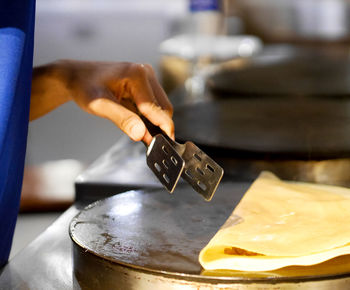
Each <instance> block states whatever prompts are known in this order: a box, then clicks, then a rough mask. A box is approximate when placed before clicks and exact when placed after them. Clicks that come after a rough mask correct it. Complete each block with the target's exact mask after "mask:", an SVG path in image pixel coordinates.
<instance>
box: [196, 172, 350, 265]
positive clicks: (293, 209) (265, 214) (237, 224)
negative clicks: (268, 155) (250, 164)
mask: <svg viewBox="0 0 350 290" xmlns="http://www.w3.org/2000/svg"><path fill="white" fill-rule="evenodd" d="M346 254H350V189H348V188H343V187H337V186H330V185H318V184H310V183H303V182H286V181H282V180H280V179H278V178H277V177H276V176H275V175H273V174H272V173H270V172H262V173H261V174H260V176H259V177H258V178H257V179H256V180H255V182H254V183H253V184H252V185H251V187H250V188H249V189H248V191H247V192H246V194H245V195H244V197H243V198H242V200H241V201H240V203H239V204H238V206H237V207H236V208H235V210H234V211H233V213H232V214H231V216H230V217H229V218H228V220H227V221H226V223H225V224H224V225H223V226H222V228H221V229H220V230H219V231H218V232H217V233H216V235H215V236H214V237H213V238H212V239H211V241H210V242H209V244H208V245H207V246H206V247H205V248H204V249H203V250H202V251H201V253H200V255H199V262H200V263H201V265H202V267H203V268H204V269H206V270H215V269H229V270H239V271H270V270H275V269H279V268H282V267H286V266H292V265H303V266H306V265H314V264H318V263H321V262H324V261H327V260H329V259H332V258H334V257H337V256H342V255H346Z"/></svg>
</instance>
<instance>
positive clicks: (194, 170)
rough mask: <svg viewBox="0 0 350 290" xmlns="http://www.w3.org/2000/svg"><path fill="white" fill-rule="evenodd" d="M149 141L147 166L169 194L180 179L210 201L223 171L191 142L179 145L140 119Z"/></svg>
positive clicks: (146, 121) (158, 129)
mask: <svg viewBox="0 0 350 290" xmlns="http://www.w3.org/2000/svg"><path fill="white" fill-rule="evenodd" d="M143 121H144V122H145V124H146V126H147V129H148V130H149V132H150V133H151V135H152V136H154V137H153V140H152V142H151V144H150V146H149V147H148V150H147V165H148V166H149V167H150V169H151V170H152V171H153V173H154V174H155V175H156V176H157V178H158V179H159V181H160V182H161V183H162V184H163V185H164V186H165V187H166V188H167V190H168V191H169V192H170V193H172V192H173V190H174V189H175V187H176V184H177V182H178V180H179V178H180V176H182V177H183V178H184V179H185V180H186V181H187V182H188V183H189V184H190V185H191V186H192V187H193V188H194V190H196V191H197V192H198V193H199V194H201V195H202V196H203V197H204V198H205V199H206V200H208V201H209V200H211V198H212V197H213V195H214V193H215V191H216V188H217V187H218V185H219V183H220V180H221V178H222V176H223V174H224V170H223V169H222V168H221V167H220V166H219V165H218V164H217V163H216V162H215V161H214V160H213V159H211V158H210V157H209V156H208V155H206V154H205V153H204V152H203V151H202V150H200V149H199V148H198V147H197V146H196V145H195V144H194V143H192V142H189V141H187V142H186V143H185V144H180V143H177V142H175V141H173V140H172V139H170V138H169V137H168V136H167V135H166V134H165V133H163V132H162V131H161V130H160V128H158V127H156V126H154V125H153V124H151V123H150V122H149V121H148V120H146V119H145V118H143Z"/></svg>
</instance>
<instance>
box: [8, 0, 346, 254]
mask: <svg viewBox="0 0 350 290" xmlns="http://www.w3.org/2000/svg"><path fill="white" fill-rule="evenodd" d="M349 13H350V1H347V0H219V1H211V0H192V1H190V0H128V1H122V0H99V1H96V0H69V1H68V0H37V9H36V28H35V49H34V65H35V66H38V65H41V64H45V63H48V62H52V61H55V60H58V59H79V60H100V61H129V62H138V63H149V64H151V65H152V66H153V67H154V69H155V70H156V72H157V74H158V76H159V80H160V81H161V83H162V85H163V86H164V88H165V90H166V92H167V93H168V94H169V96H170V98H171V100H172V101H173V103H174V104H175V105H177V104H178V103H181V104H192V105H193V104H195V105H196V107H191V106H190V107H189V109H184V110H183V111H182V112H180V114H179V115H178V116H177V121H178V122H179V123H178V128H180V129H184V130H183V131H179V136H180V138H184V139H186V138H187V139H192V138H194V140H193V141H195V142H197V143H199V144H201V145H203V146H208V148H207V150H209V151H208V152H212V154H213V156H215V154H216V153H218V150H216V149H218V148H219V149H220V150H219V151H220V152H225V154H226V156H224V157H223V156H220V154H219V155H218V156H217V158H218V160H220V161H221V162H222V164H223V165H224V167H225V170H226V172H227V174H228V175H231V176H232V177H233V178H236V180H251V179H252V178H253V177H254V176H255V175H256V173H257V172H259V171H260V170H262V169H269V170H272V171H274V172H276V173H277V174H279V175H280V176H281V177H283V178H287V179H298V180H306V181H313V182H325V183H330V184H339V185H349V184H350V183H349V173H348V172H349V170H350V165H349V164H350V163H349V159H348V157H349V155H350V154H349V152H350V150H349V149H350V139H349V138H350V137H348V136H350V134H349V133H350V128H349V125H348V124H350V122H347V121H350V115H349V114H350V110H349V108H350V106H349V104H348V103H347V99H348V97H349V96H350V70H349V68H350V66H349V44H350V23H349V22H350V17H349ZM208 92H209V93H208ZM237 96H239V98H237ZM266 96H268V99H266ZM271 96H272V98H271ZM227 97H229V98H227ZM207 100H210V101H211V102H212V101H213V100H214V103H211V105H210V108H215V110H212V111H210V110H209V111H208V108H206V107H205V103H204V104H202V103H203V102H205V101H207ZM281 100H283V104H282V103H281ZM300 100H302V103H300ZM315 100H316V101H315ZM296 101H298V102H297V103H295V102H296ZM259 102H260V103H259ZM212 104H214V105H212ZM198 106H199V107H198ZM257 107H259V108H260V111H256V110H255V109H254V108H257ZM193 108H196V110H194V109H193ZM225 108H226V110H225ZM271 108H272V109H271ZM281 108H283V110H282V109H281ZM291 108H293V109H291ZM253 109H254V110H253ZM186 110H187V111H186ZM186 112H187V113H186ZM193 112H198V115H196V116H197V117H198V118H200V117H201V116H202V117H203V116H206V114H208V115H207V116H208V118H207V119H209V120H210V122H209V121H208V122H207V123H205V122H206V119H205V118H204V119H203V120H201V121H200V122H197V125H195V124H194V122H193V118H192V119H191V118H190V117H189V116H192V115H193ZM203 112H204V113H203ZM242 112H246V115H244V114H243V113H242ZM261 112H263V113H261ZM286 112H289V113H288V114H289V115H288V114H286ZM241 113H242V114H241ZM260 113H261V114H262V115H261V116H262V117H261V119H259V118H258V119H254V118H253V117H254V116H255V117H257V116H258V115H259V114H260ZM194 115H195V114H194ZM235 116H238V117H235ZM275 116H277V117H278V118H280V120H281V121H280V122H275V120H276V117H275ZM192 117H193V116H192ZM278 118H277V119H278ZM247 120H248V121H249V120H252V122H248V121H247ZM271 120H272V121H271ZM185 121H187V122H188V123H187V124H189V123H191V126H192V128H193V130H194V131H195V132H192V131H188V130H187V131H186V128H187V127H188V126H186V125H187V124H186V123H184V122H185ZM276 123H277V124H286V126H285V127H283V126H282V127H276ZM257 124H258V125H257ZM201 126H202V127H201ZM203 126H207V127H206V128H205V130H207V131H206V132H204V135H198V134H197V133H198V132H200V131H202V132H203V131H205V130H204V129H203ZM247 132H249V134H247ZM288 133H289V134H288ZM303 134H304V135H303ZM203 136H204V137H203ZM208 136H211V138H209V139H210V140H209V139H208ZM122 138H123V137H122V133H121V131H120V130H119V129H118V128H116V127H115V126H114V125H113V124H112V123H110V122H109V121H107V120H103V119H100V118H97V117H94V116H91V115H88V114H87V113H85V112H83V111H81V110H80V109H79V108H78V107H77V106H76V105H75V104H74V103H72V102H71V103H67V104H65V105H63V106H62V107H60V108H58V109H57V110H55V111H54V112H52V113H50V114H48V115H46V116H44V117H43V118H41V119H38V120H36V121H33V122H31V123H30V127H29V137H28V146H27V157H26V169H25V178H24V185H23V194H22V201H21V211H22V213H23V214H22V215H20V217H19V223H18V226H17V230H16V235H17V236H15V241H14V243H15V246H14V250H13V253H15V252H16V251H17V250H18V249H19V248H21V247H22V246H23V245H19V244H18V246H17V243H22V244H25V243H27V240H30V239H31V238H32V237H35V236H36V235H37V234H38V233H39V232H40V231H42V230H43V229H44V228H45V227H46V226H47V225H48V224H50V223H51V222H52V219H54V218H55V217H57V216H58V215H60V212H61V211H62V210H64V209H65V208H67V207H68V206H69V205H70V204H72V203H73V201H74V182H75V180H76V177H77V176H78V175H79V174H81V173H82V172H84V170H86V168H87V167H89V166H90V165H91V163H92V162H93V161H95V160H96V159H98V158H99V157H100V156H101V155H103V154H104V153H105V152H106V151H107V150H109V148H111V147H112V146H114V144H116V143H118V142H119V141H120V140H121V139H122ZM203 140H205V141H203ZM211 141H212V142H211ZM222 148H224V149H225V150H226V151H222V150H221V149H222ZM215 150H216V151H215ZM237 152H238V153H237ZM237 154H238V155H237ZM231 157H232V158H231ZM252 160H253V161H252ZM271 160H272V161H271ZM281 160H283V162H281ZM270 161H271V162H270ZM112 162H113V161H112ZM286 162H288V164H287V167H288V169H286V167H285V164H286ZM115 164H116V165H118V163H116V162H115ZM94 172H95V173H96V171H94ZM95 176H96V175H95ZM89 177H91V175H85V177H84V178H85V179H84V178H83V179H81V180H85V181H86V180H87V179H88V178H89ZM94 180H95V181H96V179H94ZM87 181H88V180H87ZM57 211H58V212H57ZM25 212H29V213H30V214H25ZM37 212H41V213H43V212H46V215H44V214H40V215H38V216H37ZM47 212H54V213H51V214H47ZM33 213H34V214H33ZM31 218H32V219H33V220H37V221H38V228H37V230H32V231H29V232H28V235H31V236H32V237H29V236H28V238H27V239H25V238H23V236H18V235H19V233H24V232H25V229H26V228H28V226H27V224H26V223H27V222H28V221H29V220H30V219H31ZM31 225H33V222H31ZM34 228H35V226H32V229H34ZM12 255H13V254H12Z"/></svg>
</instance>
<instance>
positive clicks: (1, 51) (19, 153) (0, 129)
mask: <svg viewBox="0 0 350 290" xmlns="http://www.w3.org/2000/svg"><path fill="white" fill-rule="evenodd" d="M34 14H35V0H0V267H1V266H3V265H4V264H5V263H6V262H7V259H8V256H9V253H10V249H11V243H12V237H13V232H14V228H15V225H16V219H17V213H18V207H19V200H20V194H21V187H22V178H23V167H24V158H25V150H26V143H27V132H28V117H29V104H30V89H31V76H32V67H33V37H34Z"/></svg>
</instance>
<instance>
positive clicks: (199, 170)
mask: <svg viewBox="0 0 350 290" xmlns="http://www.w3.org/2000/svg"><path fill="white" fill-rule="evenodd" d="M196 170H197V171H198V172H199V173H200V174H201V175H204V172H203V171H202V169H200V168H199V167H197V168H196Z"/></svg>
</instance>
